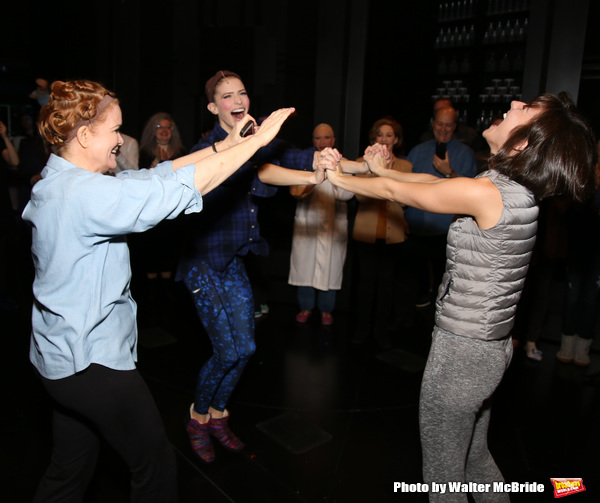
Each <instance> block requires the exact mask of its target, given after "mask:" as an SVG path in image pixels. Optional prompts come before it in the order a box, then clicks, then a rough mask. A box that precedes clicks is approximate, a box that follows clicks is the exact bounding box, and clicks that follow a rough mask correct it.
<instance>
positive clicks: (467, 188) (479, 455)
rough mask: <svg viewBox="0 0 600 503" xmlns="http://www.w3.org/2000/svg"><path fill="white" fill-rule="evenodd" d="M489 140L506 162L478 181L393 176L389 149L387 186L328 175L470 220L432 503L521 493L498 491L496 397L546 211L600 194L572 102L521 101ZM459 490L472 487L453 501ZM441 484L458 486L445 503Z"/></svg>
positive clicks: (459, 265) (440, 380)
mask: <svg viewBox="0 0 600 503" xmlns="http://www.w3.org/2000/svg"><path fill="white" fill-rule="evenodd" d="M483 136H484V138H485V139H486V140H487V142H488V143H489V145H490V149H491V152H492V154H494V155H493V156H492V157H491V159H490V161H489V167H490V169H489V170H488V171H486V172H484V173H482V174H480V175H479V176H478V177H477V178H473V179H472V178H466V177H460V178H448V179H445V178H438V177H436V176H433V175H428V174H416V173H401V172H397V171H394V170H390V169H384V168H385V164H386V156H387V153H386V152H385V150H384V149H382V148H381V146H375V147H369V148H368V149H367V152H366V153H365V155H366V159H367V162H368V164H369V168H370V169H371V171H373V172H374V173H376V174H377V175H379V178H358V177H352V176H345V175H343V174H342V173H341V171H340V169H339V168H337V169H335V168H334V169H335V170H331V171H327V175H328V177H329V179H330V181H331V182H332V183H333V184H334V185H337V186H339V187H342V188H343V189H346V190H349V191H351V192H354V193H356V194H363V195H365V196H369V197H374V198H381V199H390V200H392V201H397V202H400V203H403V204H406V205H408V206H413V207H416V208H420V209H423V210H426V211H432V212H437V213H447V214H456V215H457V216H458V217H457V218H456V219H455V221H454V222H453V224H452V225H451V227H450V231H449V233H448V243H447V250H446V254H447V261H446V272H445V274H444V279H443V281H442V284H441V286H440V289H439V292H438V297H437V300H436V317H435V328H434V331H433V339H432V344H431V349H430V353H429V358H428V361H427V366H426V368H425V373H424V375H423V381H422V386H421V398H420V409H419V420H420V430H421V444H422V450H423V479H424V482H425V483H427V484H429V489H430V494H429V496H430V501H442V500H443V501H444V502H445V503H446V502H455V501H456V502H466V501H467V492H474V494H473V496H474V498H475V501H479V500H481V497H482V496H483V498H484V500H485V501H486V502H492V501H494V502H495V501H502V502H508V501H509V494H510V493H507V492H502V491H500V492H493V490H494V485H493V483H494V482H497V483H498V482H502V481H503V480H504V479H503V477H502V474H501V473H500V470H499V469H498V467H497V466H496V463H495V462H494V460H493V458H492V456H491V454H490V452H489V450H488V446H487V430H488V424H489V419H490V401H491V400H490V399H491V396H492V394H493V392H494V390H495V389H496V388H497V386H498V384H499V383H500V381H501V380H502V376H503V375H504V372H505V370H506V368H507V367H508V365H509V363H510V360H511V357H512V350H513V345H512V341H511V338H510V335H509V332H510V329H511V327H512V325H513V321H514V315H515V310H516V307H517V302H518V301H519V298H520V296H521V291H522V289H523V284H524V281H525V275H526V273H527V268H528V266H529V259H530V257H531V251H532V248H533V244H534V242H535V235H536V229H537V216H538V207H537V203H538V201H540V200H542V199H545V198H547V197H550V196H553V195H557V194H563V195H568V196H570V197H572V198H573V199H575V200H579V201H581V200H584V199H585V198H586V197H587V196H588V195H589V194H590V193H591V191H593V188H594V183H593V171H594V164H595V157H596V155H597V154H596V148H595V140H594V135H593V133H592V131H591V129H590V128H589V126H588V124H587V123H586V121H585V120H584V119H583V118H582V117H581V115H580V114H579V113H578V112H577V111H576V109H575V106H574V105H573V103H572V101H571V100H570V99H569V98H568V96H567V95H566V94H564V93H561V95H559V96H554V95H550V94H544V95H542V96H540V97H538V98H536V99H534V100H533V101H532V102H531V103H529V104H525V103H522V102H518V101H513V102H512V104H511V107H510V110H509V111H508V112H507V113H506V114H505V116H504V120H503V121H502V122H501V123H500V124H499V125H497V126H491V127H490V128H489V129H487V130H486V131H484V133H483ZM321 155H322V156H323V157H325V158H327V159H328V161H329V163H330V164H331V165H334V164H335V163H337V160H338V158H339V153H338V152H337V151H335V150H331V151H324V152H322V154H321ZM449 482H454V483H456V482H462V483H464V485H461V486H460V491H457V492H452V493H449V486H448V485H447V484H448V483H449ZM432 483H436V484H446V486H442V487H446V488H447V489H446V492H445V494H442V493H440V492H439V491H438V492H434V491H432V488H433V485H432ZM470 483H475V484H484V485H483V486H476V485H473V484H470ZM486 484H489V485H486ZM480 489H483V492H485V494H481V493H477V492H476V491H478V490H480ZM482 501H483V500H482Z"/></svg>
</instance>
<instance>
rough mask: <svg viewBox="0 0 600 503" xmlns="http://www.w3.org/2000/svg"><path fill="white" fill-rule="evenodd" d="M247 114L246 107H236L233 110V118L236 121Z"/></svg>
mask: <svg viewBox="0 0 600 503" xmlns="http://www.w3.org/2000/svg"><path fill="white" fill-rule="evenodd" d="M245 115H246V109H245V108H236V109H235V110H232V111H231V116H232V117H233V119H234V120H235V121H241V120H242V119H243V118H244V116H245Z"/></svg>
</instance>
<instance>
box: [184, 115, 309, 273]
mask: <svg viewBox="0 0 600 503" xmlns="http://www.w3.org/2000/svg"><path fill="white" fill-rule="evenodd" d="M226 137H227V133H226V132H225V130H224V129H223V128H222V127H221V126H220V125H219V123H218V122H217V123H216V124H215V127H214V128H213V130H212V131H211V132H210V133H209V134H208V135H207V136H206V137H204V138H201V139H200V141H198V143H196V145H194V147H193V148H192V149H191V152H195V151H197V150H200V149H203V148H206V147H209V146H211V145H212V144H213V143H214V142H218V141H221V140H224V139H225V138H226ZM313 156H314V149H305V150H303V149H298V148H295V147H293V146H291V145H290V144H289V143H287V142H285V141H283V140H280V139H277V138H275V139H274V140H273V141H272V142H271V143H269V144H268V145H266V146H265V147H262V148H261V149H259V150H258V151H257V152H256V154H254V156H253V157H252V158H251V159H250V160H249V161H248V162H246V163H245V164H244V165H243V166H242V167H241V168H239V169H238V170H237V171H236V172H235V173H234V174H233V175H231V176H230V177H229V178H228V179H227V180H225V181H224V182H223V183H222V184H221V185H220V186H219V187H217V188H215V189H214V190H212V191H211V192H209V193H208V194H206V195H203V196H202V199H203V202H204V207H203V211H202V213H200V214H198V215H193V216H190V217H189V218H186V223H187V226H188V230H189V231H190V235H189V236H188V237H189V239H188V243H187V246H186V248H185V250H184V253H183V255H182V259H181V260H180V263H179V267H178V271H177V278H178V279H182V278H183V277H185V276H186V275H187V273H188V272H189V270H190V269H191V267H193V265H194V264H195V263H196V262H198V261H202V262H205V263H207V264H209V265H210V266H211V267H212V268H213V269H216V270H219V271H223V270H224V269H225V268H226V267H227V265H228V264H229V263H230V262H231V260H232V259H233V258H234V257H235V256H236V255H239V256H245V255H247V254H248V253H254V254H256V255H267V254H268V253H269V246H268V244H267V242H266V241H265V239H264V238H263V237H261V235H260V229H259V225H258V220H257V215H258V204H257V200H256V198H257V197H271V196H273V195H275V193H276V192H277V188H276V187H274V186H272V185H267V184H264V183H262V182H261V181H260V180H259V178H258V171H257V169H256V168H257V167H258V166H260V165H262V164H265V163H273V164H280V165H282V166H285V167H286V168H290V169H297V170H305V171H312V164H313Z"/></svg>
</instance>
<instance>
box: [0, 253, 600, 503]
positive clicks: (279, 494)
mask: <svg viewBox="0 0 600 503" xmlns="http://www.w3.org/2000/svg"><path fill="white" fill-rule="evenodd" d="M278 253H279V255H278ZM278 260H279V262H280V263H281V264H282V268H283V265H284V264H285V263H286V260H287V259H286V252H285V250H283V251H280V252H278V251H277V250H274V254H273V264H277V263H278ZM285 274H287V273H285ZM285 274H283V273H282V274H279V275H278V274H274V275H273V282H272V285H271V286H272V288H271V301H270V303H269V306H270V313H269V314H268V315H267V316H266V317H265V318H264V319H262V320H260V321H259V322H258V323H257V330H256V339H257V346H258V349H257V352H256V354H255V355H254V356H253V358H252V360H251V361H250V363H249V365H248V368H247V370H246V371H245V373H244V375H243V377H242V379H241V382H240V385H239V386H238V388H237V389H236V392H235V394H234V396H233V398H232V400H231V403H230V406H229V408H230V410H231V413H232V417H231V423H230V424H231V426H232V429H233V430H234V431H235V432H236V433H237V434H238V435H239V436H240V437H241V438H242V440H243V441H244V442H245V443H246V445H247V448H246V450H245V451H243V453H241V454H232V453H229V452H227V451H225V450H223V449H221V448H217V453H216V454H217V461H216V462H215V463H214V464H213V465H211V466H201V465H200V463H199V462H198V461H197V460H196V459H195V457H194V455H193V453H192V450H191V448H190V446H189V444H188V440H187V437H186V434H185V430H184V421H185V417H186V414H187V412H188V408H189V405H190V403H191V401H192V397H193V389H194V385H195V380H196V375H197V372H198V369H199V367H200V365H201V364H202V362H203V361H204V360H205V359H206V357H207V356H208V354H209V352H210V347H209V345H208V344H207V340H206V337H205V335H204V333H203V331H202V328H201V327H200V325H199V322H198V321H197V319H196V317H195V313H194V311H193V309H192V307H191V304H190V303H189V300H188V298H187V294H186V292H185V291H183V290H182V289H179V288H180V287H177V288H178V289H176V298H177V299H178V302H179V305H178V307H177V308H176V309H174V310H171V311H170V312H167V311H165V312H163V313H158V314H161V315H162V316H161V317H159V318H162V319H158V320H154V322H152V321H151V320H149V319H148V317H144V316H143V315H142V317H141V319H140V324H141V325H142V328H141V331H140V354H139V360H140V361H139V369H140V371H141V372H142V374H143V376H144V377H145V379H146V381H147V382H148V384H149V386H150V388H151V390H152V392H153V394H154V396H155V398H156V402H157V404H158V407H159V409H160V411H161V413H162V415H163V418H164V422H165V425H166V429H167V433H168V436H169V438H170V440H171V442H172V444H173V448H174V449H175V451H176V454H177V459H178V466H179V483H180V496H181V501H182V502H204V503H225V502H236V503H244V502H248V503H254V502H256V503H287V502H290V503H292V502H298V503H300V502H310V503H333V502H340V503H346V502H348V503H350V502H391V501H426V497H425V496H424V495H422V494H417V493H412V494H411V493H400V492H398V493H395V492H394V482H406V483H418V482H421V454H420V445H419V436H418V422H417V408H418V397H419V386H420V381H421V375H422V370H423V364H424V360H425V357H426V355H427V351H428V346H429V342H430V335H429V334H430V331H431V326H432V312H431V310H427V309H426V310H423V311H419V312H417V316H416V317H415V320H414V324H413V326H411V327H410V328H404V329H401V330H397V331H396V332H394V347H393V348H392V349H389V350H382V349H379V348H378V347H377V345H376V344H375V343H374V342H372V341H367V342H366V343H364V344H363V345H360V346H357V345H354V344H352V342H351V333H352V328H353V319H352V316H351V310H350V309H349V307H348V306H349V302H348V300H347V298H345V297H344V295H341V296H340V297H339V298H338V300H339V303H338V304H339V305H340V308H339V309H338V310H337V312H336V313H334V316H335V324H334V325H333V326H332V327H327V328H326V327H322V326H320V325H319V324H318V323H317V321H316V319H314V318H316V317H313V320H311V322H309V323H308V324H307V325H306V326H299V325H297V324H296V323H295V321H294V315H295V313H296V306H295V302H294V291H293V290H292V289H291V287H288V286H287V285H286V284H285ZM25 277H26V275H25ZM134 280H135V278H134ZM24 290H25V292H26V290H27V288H24ZM21 296H22V297H24V299H23V302H22V307H21V308H19V309H17V310H12V311H2V325H3V329H2V332H3V340H4V358H3V359H4V365H3V370H2V372H3V376H4V379H3V382H4V383H5V388H4V390H5V391H4V394H5V397H4V400H3V402H4V403H5V406H4V407H3V411H4V412H3V414H2V415H1V416H0V417H1V418H2V419H1V420H2V444H1V445H2V447H1V451H0V452H1V462H2V471H1V473H2V492H3V493H4V494H5V495H13V494H14V495H16V496H14V497H13V496H9V497H8V499H6V496H3V497H2V499H3V501H10V502H11V503H12V502H13V501H14V502H21V501H23V502H25V501H30V500H31V497H32V494H33V492H34V490H35V486H36V484H37V481H38V480H39V477H40V475H41V473H42V471H43V470H44V468H45V466H46V464H47V462H48V459H49V453H50V447H51V445H50V438H51V436H50V424H49V423H48V417H49V412H50V407H49V403H48V400H47V399H46V397H45V395H44V393H43V392H42V390H41V388H40V386H39V385H38V383H37V382H36V380H35V378H34V377H33V373H32V371H31V369H30V367H29V364H28V361H27V346H28V330H29V328H28V324H29V305H27V304H28V302H29V300H28V299H27V294H26V293H23V292H22V293H21ZM140 304H142V303H141V302H140ZM141 307H142V308H143V305H142V306H141ZM154 314H157V313H154ZM559 316H560V309H559V307H558V306H557V305H555V306H550V311H549V316H548V319H547V322H546V327H545V330H544V334H543V335H542V338H541V340H540V343H539V347H540V348H541V349H542V350H543V351H544V355H545V357H544V360H543V361H542V362H541V363H534V362H532V361H529V360H527V358H525V355H524V353H523V351H522V350H520V349H519V350H517V351H516V352H515V357H514V359H513V362H512V364H511V367H510V369H509V371H508V372H507V374H506V377H505V379H504V381H503V383H502V385H501V387H500V388H499V389H498V391H497V393H496V396H495V404H494V408H493V413H492V425H491V430H490V442H489V443H490V448H491V450H492V452H493V454H494V456H495V458H496V460H497V462H498V465H499V466H500V468H501V470H502V472H503V473H504V475H505V478H506V480H507V481H508V482H535V483H541V484H543V486H544V492H543V493H542V494H537V493H521V494H514V495H513V496H512V501H515V502H520V501H530V502H538V501H552V500H554V496H553V492H552V489H551V484H550V478H551V477H581V478H583V482H584V485H585V487H586V488H587V491H586V492H585V493H581V494H576V495H572V496H570V497H569V498H570V499H569V501H570V500H572V501H573V502H574V503H575V502H577V501H580V502H583V501H590V502H598V501H600V477H599V474H600V454H599V453H600V435H599V434H600V399H599V387H598V381H599V380H598V373H599V372H600V352H599V351H598V342H599V341H598V340H596V343H595V346H594V347H593V351H592V365H591V366H590V367H589V368H587V369H585V368H579V367H576V366H574V365H571V364H569V365H566V364H561V363H558V362H557V361H556V360H555V358H554V354H555V353H556V351H557V350H558V341H559V331H560V319H559ZM87 501H88V502H92V503H100V502H102V503H106V502H111V503H121V502H126V501H128V475H127V473H126V468H125V467H124V465H123V464H122V462H121V460H120V459H119V458H118V457H116V455H115V454H114V453H113V452H112V451H111V450H110V449H109V448H108V447H105V448H104V449H103V451H102V455H101V458H100V460H99V465H98V469H97V474H96V477H95V479H94V481H93V483H92V485H91V487H90V490H89V498H88V499H87Z"/></svg>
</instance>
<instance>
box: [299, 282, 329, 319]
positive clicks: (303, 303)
mask: <svg viewBox="0 0 600 503" xmlns="http://www.w3.org/2000/svg"><path fill="white" fill-rule="evenodd" d="M315 292H317V293H315ZM335 293H336V291H335V290H327V291H323V290H317V289H316V288H313V287H312V286H299V287H298V304H299V306H300V309H301V310H302V311H312V310H313V308H314V307H315V297H316V298H317V307H318V308H319V311H321V312H322V313H331V311H333V308H334V307H335Z"/></svg>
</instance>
